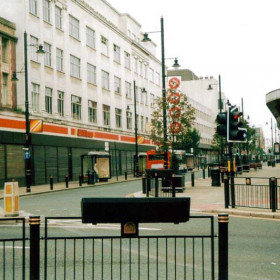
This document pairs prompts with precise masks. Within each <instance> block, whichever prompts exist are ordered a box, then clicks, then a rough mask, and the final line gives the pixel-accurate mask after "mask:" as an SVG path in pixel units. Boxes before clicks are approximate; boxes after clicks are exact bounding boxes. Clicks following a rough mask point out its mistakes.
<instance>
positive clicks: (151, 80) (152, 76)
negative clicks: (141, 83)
mask: <svg viewBox="0 0 280 280" xmlns="http://www.w3.org/2000/svg"><path fill="white" fill-rule="evenodd" d="M149 79H150V82H152V83H153V82H154V70H153V69H152V68H150V77H149Z"/></svg>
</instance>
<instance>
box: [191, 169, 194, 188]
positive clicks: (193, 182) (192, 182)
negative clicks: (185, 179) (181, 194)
mask: <svg viewBox="0 0 280 280" xmlns="http://www.w3.org/2000/svg"><path fill="white" fill-rule="evenodd" d="M191 175H192V187H194V172H192V174H191Z"/></svg>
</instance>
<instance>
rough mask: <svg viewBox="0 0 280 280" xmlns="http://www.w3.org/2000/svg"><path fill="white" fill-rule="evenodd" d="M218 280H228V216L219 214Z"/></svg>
mask: <svg viewBox="0 0 280 280" xmlns="http://www.w3.org/2000/svg"><path fill="white" fill-rule="evenodd" d="M218 222H219V268H218V270H219V278H218V279H219V280H228V223H229V218H228V214H219V215H218Z"/></svg>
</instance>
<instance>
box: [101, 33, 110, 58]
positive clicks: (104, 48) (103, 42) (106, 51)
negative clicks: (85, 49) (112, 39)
mask: <svg viewBox="0 0 280 280" xmlns="http://www.w3.org/2000/svg"><path fill="white" fill-rule="evenodd" d="M101 53H102V54H104V55H107V56H108V54H109V46H108V40H107V39H106V38H105V37H103V36H101Z"/></svg>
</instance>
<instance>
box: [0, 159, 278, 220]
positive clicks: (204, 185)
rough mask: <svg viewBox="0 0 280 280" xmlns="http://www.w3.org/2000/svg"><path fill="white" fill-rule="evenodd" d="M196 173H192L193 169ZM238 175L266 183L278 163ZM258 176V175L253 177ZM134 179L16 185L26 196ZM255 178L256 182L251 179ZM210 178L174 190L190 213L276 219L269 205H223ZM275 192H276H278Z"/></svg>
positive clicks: (219, 191)
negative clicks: (188, 200) (28, 189)
mask: <svg viewBox="0 0 280 280" xmlns="http://www.w3.org/2000/svg"><path fill="white" fill-rule="evenodd" d="M195 174H196V173H195ZM239 177H245V178H246V177H252V184H268V180H267V179H265V177H266V178H269V177H278V178H279V177H280V164H277V165H276V166H275V167H271V166H263V168H262V169H258V170H254V169H250V172H249V173H243V174H240V175H238V178H235V182H236V183H243V184H244V181H245V179H243V178H239ZM254 177H258V179H254ZM134 180H141V178H135V177H133V176H131V175H130V176H127V178H125V177H124V176H119V177H118V178H117V177H113V178H111V179H110V180H109V181H108V182H98V183H96V184H95V185H88V184H87V183H83V185H82V186H79V182H77V181H74V182H69V187H68V188H67V189H66V185H65V182H63V183H55V184H54V185H53V190H50V185H49V184H47V185H38V186H31V192H26V188H25V187H20V188H19V196H20V197H22V196H30V195H38V194H43V193H48V192H58V191H68V190H71V189H78V188H86V187H94V186H100V185H107V184H114V183H117V182H118V183H120V182H125V181H126V182H129V181H134ZM255 180H257V181H258V183H255V182H254V181H255ZM211 183H212V180H211V178H209V177H207V172H206V178H205V179H203V178H199V179H196V178H195V184H194V186H193V187H192V185H191V182H186V184H185V190H184V192H182V193H176V196H178V197H190V198H191V212H192V213H199V212H200V213H201V212H204V213H212V214H217V213H228V214H230V215H236V216H244V217H254V218H267V219H277V220H279V221H280V210H277V211H276V212H272V211H271V210H270V209H258V208H245V207H236V208H234V209H233V208H227V209H226V208H225V204H224V184H223V183H221V187H213V186H211ZM278 195H279V194H278ZM127 196H129V197H144V196H145V195H144V194H143V193H142V190H141V191H138V192H135V193H132V194H127ZM3 197H4V190H2V189H1V190H0V200H1V199H3ZM1 217H4V211H3V209H2V208H1V207H0V218H1Z"/></svg>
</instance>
